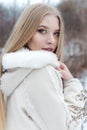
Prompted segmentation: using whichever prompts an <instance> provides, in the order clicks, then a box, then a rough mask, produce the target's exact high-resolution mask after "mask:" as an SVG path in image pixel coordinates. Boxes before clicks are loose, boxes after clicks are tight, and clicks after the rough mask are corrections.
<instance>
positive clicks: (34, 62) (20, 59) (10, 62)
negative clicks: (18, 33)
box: [2, 48, 59, 69]
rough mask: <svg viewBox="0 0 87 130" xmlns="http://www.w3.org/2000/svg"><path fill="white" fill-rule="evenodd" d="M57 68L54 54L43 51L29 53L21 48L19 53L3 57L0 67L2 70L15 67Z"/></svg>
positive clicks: (57, 64) (56, 59) (57, 63)
mask: <svg viewBox="0 0 87 130" xmlns="http://www.w3.org/2000/svg"><path fill="white" fill-rule="evenodd" d="M48 64H49V65H52V66H54V67H56V66H59V62H58V58H57V56H56V54H54V53H52V52H48V51H44V50H38V51H30V50H29V49H25V48H22V49H20V50H19V51H16V52H12V53H7V54H4V55H3V58H2V65H3V68H4V69H11V68H16V67H23V68H30V69H37V68H42V67H44V66H46V65H48Z"/></svg>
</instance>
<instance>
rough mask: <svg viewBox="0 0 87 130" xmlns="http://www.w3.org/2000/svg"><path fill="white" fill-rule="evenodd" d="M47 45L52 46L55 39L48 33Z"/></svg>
mask: <svg viewBox="0 0 87 130" xmlns="http://www.w3.org/2000/svg"><path fill="white" fill-rule="evenodd" d="M47 43H48V44H54V43H55V38H54V35H53V34H52V33H50V34H49V35H48V38H47Z"/></svg>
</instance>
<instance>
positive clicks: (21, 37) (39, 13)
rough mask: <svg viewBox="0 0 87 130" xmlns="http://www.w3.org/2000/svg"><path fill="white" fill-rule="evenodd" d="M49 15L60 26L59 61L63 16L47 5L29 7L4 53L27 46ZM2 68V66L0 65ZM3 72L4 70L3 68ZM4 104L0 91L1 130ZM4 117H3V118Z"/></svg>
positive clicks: (17, 24)
mask: <svg viewBox="0 0 87 130" xmlns="http://www.w3.org/2000/svg"><path fill="white" fill-rule="evenodd" d="M47 14H53V15H55V16H56V17H57V18H58V20H59V24H60V38H59V41H58V47H57V49H56V54H57V55H58V57H59V59H60V57H61V52H62V51H61V49H62V40H63V24H62V20H61V16H60V13H59V11H58V10H57V9H56V8H54V7H51V6H48V5H46V4H41V3H40V4H33V5H31V6H27V8H26V9H25V10H24V11H23V13H22V14H21V16H20V17H19V19H18V20H17V22H16V24H15V26H14V28H13V30H12V33H11V35H10V37H9V39H8V40H7V42H6V45H5V47H4V51H3V53H9V52H14V51H17V50H19V49H20V48H22V47H23V46H25V45H26V44H27V43H29V41H30V40H31V38H32V37H33V35H34V34H35V32H36V30H37V28H38V26H39V24H40V22H41V20H42V19H43V18H44V16H45V15H47ZM0 68H1V65H0ZM1 70H2V68H1ZM3 107H4V106H3V102H2V93H1V91H0V122H1V121H2V126H0V130H4V125H5V123H4V122H5V114H4V108H3ZM1 116H2V117H1ZM0 125H1V124H0Z"/></svg>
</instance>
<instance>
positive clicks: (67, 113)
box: [0, 4, 84, 130]
mask: <svg viewBox="0 0 87 130" xmlns="http://www.w3.org/2000/svg"><path fill="white" fill-rule="evenodd" d="M62 41H63V23H62V19H61V17H60V14H59V11H58V10H57V9H55V8H53V7H50V6H48V5H45V4H34V5H31V6H28V7H27V8H26V9H25V10H24V12H23V13H22V15H21V16H20V18H19V19H18V21H17V23H16V25H15V26H14V29H13V32H12V33H11V36H10V38H9V39H8V41H7V43H6V45H5V47H4V50H3V53H2V61H1V66H2V68H1V70H2V71H1V90H0V91H1V92H0V100H1V101H0V103H1V104H0V122H1V124H0V130H3V129H6V130H81V127H82V117H83V114H84V96H83V87H82V85H81V84H80V81H79V80H78V79H75V78H74V77H73V76H72V74H71V73H70V71H69V70H68V68H67V67H66V65H65V64H63V63H62V62H61V50H62ZM2 96H4V102H5V105H4V104H3V102H2V99H3V97H2ZM4 106H5V107H4ZM4 108H5V109H4ZM4 110H5V112H4Z"/></svg>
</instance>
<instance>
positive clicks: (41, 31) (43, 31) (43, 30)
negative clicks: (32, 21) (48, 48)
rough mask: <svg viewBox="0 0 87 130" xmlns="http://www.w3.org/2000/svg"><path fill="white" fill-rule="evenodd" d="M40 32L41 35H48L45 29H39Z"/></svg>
mask: <svg viewBox="0 0 87 130" xmlns="http://www.w3.org/2000/svg"><path fill="white" fill-rule="evenodd" d="M38 32H39V33H41V34H46V33H47V31H46V30H45V29H38Z"/></svg>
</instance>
